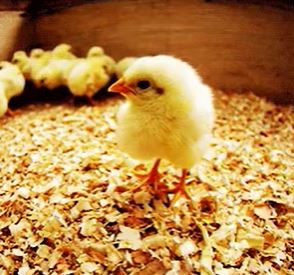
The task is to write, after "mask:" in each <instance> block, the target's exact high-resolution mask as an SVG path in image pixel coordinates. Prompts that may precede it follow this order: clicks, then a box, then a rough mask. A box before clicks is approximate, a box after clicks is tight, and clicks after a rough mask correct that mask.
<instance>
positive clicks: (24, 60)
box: [11, 51, 32, 79]
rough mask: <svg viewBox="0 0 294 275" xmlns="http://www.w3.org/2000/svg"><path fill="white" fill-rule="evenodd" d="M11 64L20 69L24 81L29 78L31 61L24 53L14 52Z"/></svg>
mask: <svg viewBox="0 0 294 275" xmlns="http://www.w3.org/2000/svg"><path fill="white" fill-rule="evenodd" d="M11 62H12V63H13V64H15V65H16V66H17V67H18V68H19V69H20V71H21V72H22V73H23V75H24V77H25V79H30V78H31V70H32V64H31V60H30V58H29V57H28V56H27V54H26V53H25V52H24V51H16V52H15V53H14V54H13V57H12V61H11Z"/></svg>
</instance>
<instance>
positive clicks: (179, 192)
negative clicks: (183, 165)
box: [169, 169, 191, 205]
mask: <svg viewBox="0 0 294 275" xmlns="http://www.w3.org/2000/svg"><path fill="white" fill-rule="evenodd" d="M186 176H187V170H186V169H183V170H182V175H181V177H180V180H179V182H178V183H176V185H175V187H174V188H173V189H171V190H169V193H174V194H175V196H174V197H173V199H172V202H171V205H174V204H175V203H176V201H177V200H178V199H179V198H180V197H181V196H184V197H185V198H187V199H191V196H190V195H189V193H188V191H187V187H186V180H185V179H186Z"/></svg>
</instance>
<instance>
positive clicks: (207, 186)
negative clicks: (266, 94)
mask: <svg viewBox="0 0 294 275" xmlns="http://www.w3.org/2000/svg"><path fill="white" fill-rule="evenodd" d="M120 104H122V101H121V100H118V99H108V100H106V101H103V102H100V103H99V104H98V105H97V106H94V107H93V106H80V107H77V106H72V105H68V104H62V105H59V106H56V105H54V104H39V105H30V106H28V107H24V108H22V109H20V113H19V114H18V115H17V116H15V117H4V118H1V127H0V140H1V147H0V162H1V163H0V165H1V166H0V175H1V179H2V180H1V190H0V274H3V275H4V274H19V275H30V274H117V275H123V274H138V275H148V274H156V275H160V274H167V275H176V274H203V275H205V274H219V275H233V274H294V265H293V257H294V255H293V253H294V195H293V194H294V190H293V189H294V182H293V179H294V169H293V167H294V145H293V144H294V137H293V127H294V110H293V107H290V106H288V107H287V106H277V105H274V104H273V103H269V102H266V101H265V100H263V99H261V98H258V97H256V96H254V95H252V94H242V95H240V94H231V95H228V94H224V93H222V92H216V93H215V105H216V113H217V119H216V125H215V129H214V141H213V146H212V150H211V152H210V153H209V154H208V155H207V156H206V157H205V159H204V160H203V162H202V163H200V164H199V165H198V166H197V167H196V168H195V169H193V170H192V171H191V173H190V175H189V177H188V186H189V191H190V193H191V196H192V198H193V202H189V201H187V200H186V199H184V198H183V199H180V200H179V201H178V202H177V203H176V205H175V206H174V207H169V205H168V202H167V203H162V202H161V201H158V200H156V199H154V198H153V197H152V195H150V192H149V191H150V190H140V191H138V192H136V193H133V192H130V191H129V190H130V189H132V187H134V186H136V185H138V184H139V183H140V180H139V179H138V178H137V177H136V175H135V172H136V173H137V172H141V173H142V172H146V171H147V170H148V168H149V167H150V164H149V163H147V164H144V165H142V164H141V163H139V162H137V161H135V160H132V159H130V158H129V157H128V156H126V155H124V154H123V153H122V152H120V151H119V150H118V149H117V148H116V144H115V133H114V132H115V127H116V123H115V114H116V112H117V110H118V107H119V105H120ZM161 169H162V171H163V172H164V175H163V178H164V182H165V183H166V184H167V185H172V183H173V182H175V181H176V175H177V173H178V171H177V170H176V169H175V168H173V167H172V166H171V165H170V164H169V163H167V162H164V165H163V166H162V167H161ZM170 196H171V197H170V199H172V195H170Z"/></svg>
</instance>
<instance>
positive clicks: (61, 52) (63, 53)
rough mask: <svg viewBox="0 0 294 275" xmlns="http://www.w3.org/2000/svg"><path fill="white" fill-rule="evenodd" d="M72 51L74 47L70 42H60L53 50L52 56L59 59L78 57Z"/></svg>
mask: <svg viewBox="0 0 294 275" xmlns="http://www.w3.org/2000/svg"><path fill="white" fill-rule="evenodd" d="M71 51H72V47H71V46H70V45H69V44H66V43H62V44H59V45H57V46H56V47H55V48H54V49H53V50H52V58H57V59H75V58H77V57H76V56H75V55H74V54H73V53H72V52H71Z"/></svg>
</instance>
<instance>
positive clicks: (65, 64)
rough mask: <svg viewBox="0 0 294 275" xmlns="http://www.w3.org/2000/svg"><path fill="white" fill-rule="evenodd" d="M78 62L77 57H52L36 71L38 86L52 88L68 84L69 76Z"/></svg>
mask: <svg viewBox="0 0 294 275" xmlns="http://www.w3.org/2000/svg"><path fill="white" fill-rule="evenodd" d="M76 64H77V59H52V60H50V61H49V62H48V64H47V65H46V66H44V67H43V68H40V70H39V71H38V72H37V73H36V76H35V78H34V83H35V85H36V86H37V87H38V88H40V87H46V88H48V89H50V90H52V89H55V88H57V87H60V86H62V85H67V79H68V76H69V74H70V72H71V70H72V69H73V67H74V66H75V65H76Z"/></svg>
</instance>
